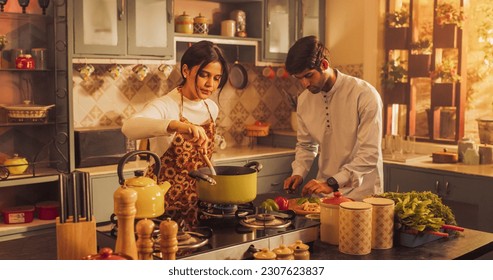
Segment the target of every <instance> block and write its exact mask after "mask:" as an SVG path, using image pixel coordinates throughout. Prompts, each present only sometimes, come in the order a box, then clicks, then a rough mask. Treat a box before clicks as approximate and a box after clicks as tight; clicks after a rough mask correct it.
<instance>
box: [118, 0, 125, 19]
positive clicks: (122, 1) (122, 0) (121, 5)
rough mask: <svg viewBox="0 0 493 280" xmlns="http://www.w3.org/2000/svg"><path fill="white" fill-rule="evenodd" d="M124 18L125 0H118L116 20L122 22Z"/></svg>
mask: <svg viewBox="0 0 493 280" xmlns="http://www.w3.org/2000/svg"><path fill="white" fill-rule="evenodd" d="M124 16H125V0H120V10H119V11H118V20H123V17H124Z"/></svg>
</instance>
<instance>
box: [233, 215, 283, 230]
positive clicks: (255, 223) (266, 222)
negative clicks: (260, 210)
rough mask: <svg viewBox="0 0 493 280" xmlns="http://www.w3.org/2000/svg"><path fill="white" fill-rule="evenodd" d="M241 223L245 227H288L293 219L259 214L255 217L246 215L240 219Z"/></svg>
mask: <svg viewBox="0 0 493 280" xmlns="http://www.w3.org/2000/svg"><path fill="white" fill-rule="evenodd" d="M240 224H241V225H242V226H245V227H250V228H256V229H263V228H276V229H279V228H286V227H288V226H289V225H291V220H288V219H283V218H278V217H275V216H274V215H270V214H258V215H255V216H253V217H246V218H244V219H241V220H240Z"/></svg>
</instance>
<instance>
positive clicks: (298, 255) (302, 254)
mask: <svg viewBox="0 0 493 280" xmlns="http://www.w3.org/2000/svg"><path fill="white" fill-rule="evenodd" d="M289 248H291V249H292V250H293V251H294V253H293V256H294V259H295V260H309V259H310V251H308V250H309V249H310V246H308V245H306V244H303V241H301V240H296V242H294V243H293V244H291V245H289Z"/></svg>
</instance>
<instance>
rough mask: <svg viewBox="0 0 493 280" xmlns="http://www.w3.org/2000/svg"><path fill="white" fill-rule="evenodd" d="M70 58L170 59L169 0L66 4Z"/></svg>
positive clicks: (112, 0) (99, 1)
mask: <svg viewBox="0 0 493 280" xmlns="http://www.w3.org/2000/svg"><path fill="white" fill-rule="evenodd" d="M69 3H70V5H71V6H70V8H69V10H70V12H71V13H72V15H73V17H72V18H73V25H72V28H73V34H74V35H73V41H74V42H73V46H74V49H73V51H74V57H91V56H96V57H97V56H101V55H104V57H105V58H108V57H112V56H115V57H122V56H125V57H146V56H152V57H159V58H162V59H169V58H171V57H172V56H173V51H174V41H173V26H174V25H173V13H172V3H173V1H172V0H138V1H137V0H104V1H101V0H85V1H70V2H69Z"/></svg>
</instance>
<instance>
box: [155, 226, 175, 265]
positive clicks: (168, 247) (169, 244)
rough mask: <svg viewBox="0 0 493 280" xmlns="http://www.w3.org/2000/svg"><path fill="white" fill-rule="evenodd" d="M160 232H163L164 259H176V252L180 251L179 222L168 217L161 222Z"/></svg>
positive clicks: (162, 250) (162, 247) (162, 248)
mask: <svg viewBox="0 0 493 280" xmlns="http://www.w3.org/2000/svg"><path fill="white" fill-rule="evenodd" d="M159 232H160V234H161V241H160V243H159V245H160V246H161V253H162V255H163V260H176V252H177V251H178V239H177V235H178V224H177V223H176V222H175V221H173V220H171V219H170V218H167V219H166V220H164V221H162V222H161V224H159Z"/></svg>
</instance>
